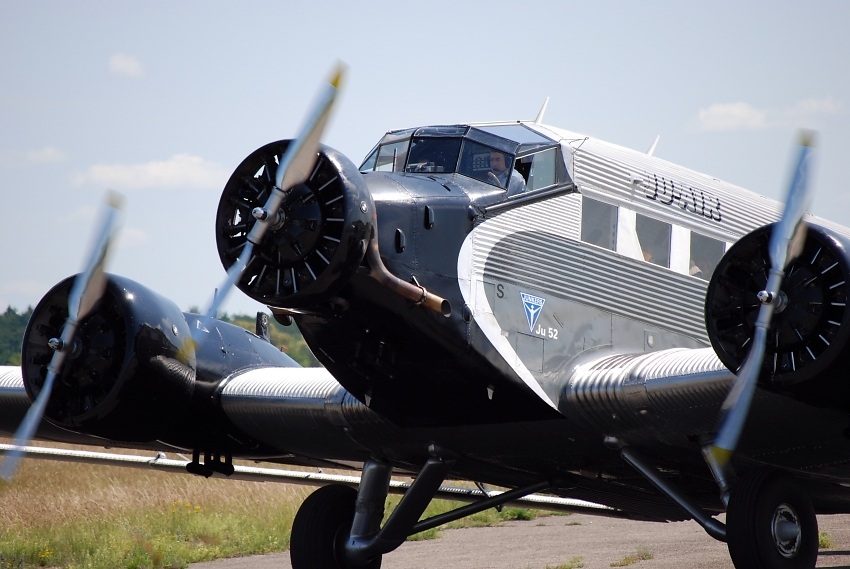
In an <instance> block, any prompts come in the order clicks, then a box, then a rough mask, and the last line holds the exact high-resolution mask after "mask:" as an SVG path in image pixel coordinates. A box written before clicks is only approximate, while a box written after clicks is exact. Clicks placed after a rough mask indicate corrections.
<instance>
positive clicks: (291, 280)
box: [215, 140, 374, 308]
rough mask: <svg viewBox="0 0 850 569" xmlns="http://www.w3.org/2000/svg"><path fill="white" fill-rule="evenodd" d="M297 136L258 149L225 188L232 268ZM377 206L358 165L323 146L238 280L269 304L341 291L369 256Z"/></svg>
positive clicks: (219, 231) (225, 233)
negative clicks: (313, 166)
mask: <svg viewBox="0 0 850 569" xmlns="http://www.w3.org/2000/svg"><path fill="white" fill-rule="evenodd" d="M289 143H290V141H288V140H281V141H278V142H272V143H270V144H267V145H265V146H263V147H262V148H259V149H257V150H255V151H254V152H253V153H251V154H250V155H249V156H248V157H247V158H245V160H243V161H242V163H241V164H239V166H238V167H237V168H236V170H235V171H234V172H233V175H231V177H230V180H229V181H228V182H227V185H226V186H225V187H224V191H223V192H222V195H221V200H220V201H219V204H218V211H217V213H216V223H215V235H216V243H217V245H218V254H219V257H220V259H221V262H222V264H223V265H224V268H225V270H226V269H229V268H230V266H231V265H232V264H233V263H234V262H236V259H237V258H238V257H239V254H240V253H241V251H242V249H243V247H244V246H245V244H246V243H247V240H248V235H249V233H250V232H251V229H252V228H253V227H254V224H255V223H257V220H256V219H255V218H254V216H253V215H252V213H251V212H252V210H253V209H254V208H255V207H263V206H264V205H265V204H266V200H268V198H269V196H270V195H271V193H272V189H273V188H274V183H275V173H276V170H277V165H278V160H279V157H280V156H281V155H282V154H283V152H284V151H285V150H286V148H287V147H288V146H289ZM373 212H374V205H373V203H372V197H371V194H370V193H369V191H368V189H367V188H366V184H365V182H364V180H363V177H362V175H361V174H360V172H359V171H358V169H357V167H356V166H355V165H354V164H353V163H352V162H351V161H350V160H349V159H348V158H346V157H345V156H343V155H342V154H341V153H339V152H337V151H336V150H333V149H331V148H328V147H326V146H322V147H321V148H320V151H319V154H318V159H317V162H316V166H315V168H314V170H313V172H312V173H311V174H310V176H309V178H308V179H307V181H306V182H305V183H303V184H298V185H296V186H294V187H293V188H291V189H289V190H288V191H287V194H286V196H285V198H284V199H283V202H282V204H281V207H280V209H279V211H278V212H269V218H268V223H270V224H271V225H270V227H269V228H268V229H267V230H266V233H265V235H264V237H263V239H262V242H261V243H260V244H259V245H256V246H255V248H254V251H253V253H254V256H253V258H252V259H251V260H250V261H249V262H248V266H247V268H246V269H245V271H244V273H243V274H242V277H241V278H240V279H239V281H238V282H237V286H238V287H239V289H240V290H242V292H244V293H245V294H247V295H248V296H250V297H251V298H253V299H255V300H257V301H259V302H262V303H264V304H266V305H268V306H273V307H281V308H307V307H312V306H315V305H316V304H318V303H321V302H322V301H325V300H327V299H328V298H330V297H331V296H333V295H334V294H336V293H337V292H338V291H339V290H340V289H341V288H342V287H343V286H344V285H345V284H346V283H347V282H348V280H349V279H350V277H351V276H352V275H353V274H354V271H355V270H356V269H357V267H358V266H359V264H360V262H361V261H362V260H363V256H364V254H365V252H366V245H367V243H368V241H369V239H370V235H371V228H372V222H371V220H372V216H373Z"/></svg>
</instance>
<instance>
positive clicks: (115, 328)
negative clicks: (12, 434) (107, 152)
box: [21, 275, 298, 451]
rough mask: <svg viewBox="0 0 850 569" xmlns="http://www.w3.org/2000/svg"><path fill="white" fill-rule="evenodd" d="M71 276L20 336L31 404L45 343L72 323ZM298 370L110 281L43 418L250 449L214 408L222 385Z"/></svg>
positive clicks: (107, 434) (216, 325)
mask: <svg viewBox="0 0 850 569" xmlns="http://www.w3.org/2000/svg"><path fill="white" fill-rule="evenodd" d="M73 278H74V277H69V278H68V279H65V280H64V281H62V282H60V283H59V284H57V285H56V286H55V287H53V288H52V289H51V290H50V291H49V292H48V293H47V295H45V297H44V298H43V299H42V300H41V302H39V304H38V306H37V307H36V308H35V310H34V311H33V315H32V318H30V322H29V324H28V326H27V330H26V332H25V333H24V340H23V349H22V354H21V356H22V361H23V363H22V373H23V379H24V386H25V388H26V390H27V393H28V394H29V396H30V397H31V398H33V399H34V398H35V397H37V396H38V394H39V392H40V391H41V389H42V387H43V386H44V382H45V379H46V378H47V366H48V365H49V364H50V361H51V359H52V357H53V350H52V349H51V348H50V347H49V346H48V341H49V340H50V339H51V338H55V337H58V336H59V335H60V333H61V330H62V327H63V326H64V324H65V320H66V318H67V316H68V295H69V293H70V290H71V285H72V282H73ZM193 331H194V332H195V333H196V334H197V335H196V337H195V338H194V340H195V341H191V339H192V332H193ZM297 366H298V364H297V363H295V362H294V361H293V360H292V359H291V358H290V357H289V356H287V355H286V354H284V353H283V352H282V351H280V350H279V349H278V348H277V347H275V346H273V345H272V344H270V343H269V342H267V341H266V340H264V339H262V338H260V337H259V336H257V335H255V334H253V333H250V332H249V331H247V330H245V329H244V328H241V327H239V326H236V325H234V324H228V323H225V322H221V321H218V320H213V319H206V318H203V317H202V316H200V315H198V314H193V313H188V312H181V311H180V310H179V308H178V307H177V305H175V304H174V303H173V302H171V301H170V300H168V299H167V298H165V297H163V296H161V295H159V294H157V293H155V292H153V291H151V290H150V289H148V288H147V287H145V286H143V285H141V284H139V283H137V282H135V281H133V280H131V279H128V278H125V277H119V276H116V275H108V276H107V280H106V289H105V291H104V293H103V295H102V296H101V298H100V299H99V300H98V301H97V302H96V303H95V305H94V306H93V308H92V310H91V311H90V312H89V314H88V315H87V316H86V317H85V318H83V319H82V320H81V321H80V322H79V325H78V327H77V331H76V334H75V335H74V340H73V345H72V346H71V347H70V352H69V353H68V354H67V355H66V357H65V361H64V362H63V364H62V367H61V369H60V370H59V374H58V375H57V377H56V380H55V383H54V387H53V391H52V392H51V394H50V400H49V401H48V403H47V407H46V409H45V414H44V416H45V418H46V419H47V420H49V421H50V422H51V423H54V424H56V425H59V426H60V427H63V428H65V429H68V430H71V431H73V432H78V433H84V434H88V435H95V436H98V437H102V438H105V439H109V440H111V441H122V442H132V443H152V441H160V442H163V443H166V444H168V445H171V446H175V447H180V448H185V449H196V448H204V449H210V448H212V449H216V450H221V451H226V450H227V449H228V448H230V446H231V445H232V444H237V447H236V448H239V449H240V450H244V449H245V448H247V445H248V444H250V443H248V442H246V441H245V439H244V437H243V436H242V435H241V434H240V433H239V432H238V431H236V430H234V428H233V427H232V425H231V424H230V422H229V421H228V420H227V419H226V417H225V416H224V415H223V414H222V413H221V410H220V408H219V406H218V403H217V393H218V389H219V388H220V386H221V385H222V382H224V381H226V380H227V379H228V378H229V377H231V376H232V375H233V374H234V373H235V372H238V371H240V370H245V369H249V368H258V367H275V368H286V367H297ZM240 438H241V440H242V442H241V443H235V442H234V441H237V440H240Z"/></svg>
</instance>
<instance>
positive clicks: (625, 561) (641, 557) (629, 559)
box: [611, 549, 654, 567]
mask: <svg viewBox="0 0 850 569" xmlns="http://www.w3.org/2000/svg"><path fill="white" fill-rule="evenodd" d="M653 557H654V555H653V554H652V552H651V551H649V550H647V549H638V550H637V552H635V553H632V554H630V555H626V556H625V557H623V558H622V559H620V560H619V561H615V562H614V563H612V564H611V567H628V566H629V565H634V564H635V563H637V562H638V561H647V560H649V559H652V558H653Z"/></svg>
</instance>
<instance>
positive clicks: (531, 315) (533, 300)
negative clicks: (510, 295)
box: [519, 292, 546, 332]
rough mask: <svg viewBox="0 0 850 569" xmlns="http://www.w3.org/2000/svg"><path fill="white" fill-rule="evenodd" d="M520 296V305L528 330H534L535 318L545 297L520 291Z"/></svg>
mask: <svg viewBox="0 0 850 569" xmlns="http://www.w3.org/2000/svg"><path fill="white" fill-rule="evenodd" d="M519 294H520V296H521V297H522V307H523V309H525V319H526V320H527V321H528V331H529V332H534V325H535V324H536V323H537V318H538V317H539V316H540V311H541V310H542V309H543V304H544V303H545V302H546V299H545V298H542V297H539V296H534V295H533V294H528V293H527V292H520V293H519Z"/></svg>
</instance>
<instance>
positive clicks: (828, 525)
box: [190, 514, 850, 569]
mask: <svg viewBox="0 0 850 569" xmlns="http://www.w3.org/2000/svg"><path fill="white" fill-rule="evenodd" d="M818 523H819V525H820V531H821V532H826V533H827V534H828V536H829V537H830V538H832V540H833V541H834V546H833V547H832V548H830V549H827V550H821V552H820V556H819V558H818V564H817V566H818V567H833V568H846V569H850V515H838V516H821V517H820V518H819V520H818ZM639 552H646V553H649V554H651V557H652V558H651V559H643V560H635V561H634V562H633V563H631V564H628V565H627V564H626V562H627V561H628V559H627V558H628V557H630V556H633V557H636V556H637V554H638V553H639ZM612 566H614V567H620V566H629V567H634V568H635V569H674V568H675V569H680V568H682V567H688V568H693V569H709V568H710V569H734V568H733V566H732V562H731V561H730V559H729V554H728V552H727V550H726V544H725V543H721V542H718V541H715V540H714V539H712V538H711V537H709V536H708V534H706V533H705V532H704V531H703V530H702V528H700V527H699V526H698V525H697V524H696V522H676V523H669V524H660V523H652V522H636V521H629V520H619V519H611V518H600V517H594V516H588V515H583V514H574V515H569V516H551V517H544V518H537V519H535V520H531V521H514V522H506V523H504V524H503V525H501V526H499V527H488V528H465V529H454V530H443V531H442V532H441V537H439V538H438V539H434V540H428V541H413V542H407V543H405V544H403V545H402V546H401V547H400V548H399V549H397V550H396V551H394V552H393V553H389V554H387V555H385V556H384V560H383V564H382V569H423V568H427V567H434V568H437V569H547V568H548V569H556V568H557V569H567V568H570V569H578V568H579V567H581V568H583V569H608V568H610V567H612ZM190 568H191V569H249V568H250V569H291V565H290V563H289V554H288V553H280V554H274V555H261V556H256V557H247V558H241V559H226V560H220V561H213V562H209V563H196V564H193V565H190Z"/></svg>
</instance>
